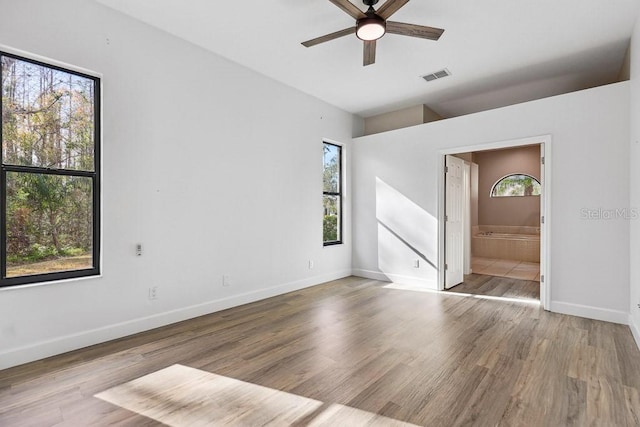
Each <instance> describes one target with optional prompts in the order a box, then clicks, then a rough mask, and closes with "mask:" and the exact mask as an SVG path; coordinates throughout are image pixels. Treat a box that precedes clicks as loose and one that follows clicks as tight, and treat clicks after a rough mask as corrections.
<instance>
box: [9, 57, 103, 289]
mask: <svg viewBox="0 0 640 427" xmlns="http://www.w3.org/2000/svg"><path fill="white" fill-rule="evenodd" d="M3 56H6V57H9V58H14V59H16V60H19V61H24V62H29V63H31V64H34V65H37V66H41V67H46V68H49V69H53V70H57V71H61V72H65V73H69V74H72V75H75V76H78V77H82V78H86V79H89V80H91V81H93V84H94V99H93V108H94V110H93V111H94V114H93V116H94V124H93V128H94V129H93V144H94V147H93V153H94V154H93V171H87V170H72V169H57V168H47V167H39V166H22V165H12V164H7V165H5V164H4V158H3V150H2V149H0V289H2V288H7V287H11V286H18V285H30V284H42V283H45V282H58V281H60V280H67V279H75V278H82V277H90V276H99V275H100V274H101V273H100V272H101V268H100V265H101V258H100V253H101V247H102V246H101V229H102V228H101V197H102V193H101V166H102V158H101V147H102V138H101V136H102V109H101V106H102V98H101V95H102V93H101V92H102V79H101V77H99V76H97V75H93V74H88V73H87V72H86V71H80V70H79V69H78V68H76V67H72V66H68V65H66V64H63V65H61V64H60V63H57V62H56V61H53V60H49V59H44V58H43V59H36V57H35V55H33V56H31V55H25V54H24V53H21V54H16V53H12V52H10V51H7V50H6V49H4V48H0V58H1V57H3ZM2 87H3V81H2V74H1V73H0V90H2ZM1 95H2V94H1V93H0V112H1V111H2V97H1ZM2 127H3V123H2V114H0V147H1V146H2V143H3V132H2ZM11 172H12V173H31V174H41V175H53V176H73V177H81V178H90V179H91V180H92V185H91V190H92V203H91V207H92V239H93V241H92V251H91V255H92V261H93V267H92V268H85V269H78V270H68V271H57V272H52V273H40V274H32V275H26V276H16V277H6V276H7V240H6V239H7V174H8V173H11Z"/></svg>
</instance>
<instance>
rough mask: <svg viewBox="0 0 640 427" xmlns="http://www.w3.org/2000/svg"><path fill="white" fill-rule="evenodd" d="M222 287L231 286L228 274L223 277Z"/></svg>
mask: <svg viewBox="0 0 640 427" xmlns="http://www.w3.org/2000/svg"><path fill="white" fill-rule="evenodd" d="M222 286H231V276H229V275H228V274H224V275H222Z"/></svg>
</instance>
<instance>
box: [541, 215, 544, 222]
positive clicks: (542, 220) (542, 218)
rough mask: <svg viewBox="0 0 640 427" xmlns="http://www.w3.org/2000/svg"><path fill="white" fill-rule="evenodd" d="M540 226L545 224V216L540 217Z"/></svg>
mask: <svg viewBox="0 0 640 427" xmlns="http://www.w3.org/2000/svg"><path fill="white" fill-rule="evenodd" d="M540 224H544V215H542V216H541V217H540Z"/></svg>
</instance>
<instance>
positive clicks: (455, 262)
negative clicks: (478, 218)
mask: <svg viewBox="0 0 640 427" xmlns="http://www.w3.org/2000/svg"><path fill="white" fill-rule="evenodd" d="M445 165H446V169H445V171H446V172H445V182H446V192H445V272H444V287H445V289H450V288H452V287H454V286H456V285H459V284H460V283H462V281H463V280H464V275H463V268H464V234H463V227H464V160H462V159H459V158H457V157H453V156H446V158H445Z"/></svg>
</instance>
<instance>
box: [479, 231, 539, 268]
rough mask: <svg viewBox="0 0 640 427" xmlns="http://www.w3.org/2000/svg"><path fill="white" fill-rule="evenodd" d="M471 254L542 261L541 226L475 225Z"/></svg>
mask: <svg viewBox="0 0 640 427" xmlns="http://www.w3.org/2000/svg"><path fill="white" fill-rule="evenodd" d="M471 254H472V255H473V256H477V257H483V258H495V259H510V260H516V261H528V262H540V228H539V227H514V226H490V225H489V226H487V225H480V226H476V227H473V231H472V238H471Z"/></svg>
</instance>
